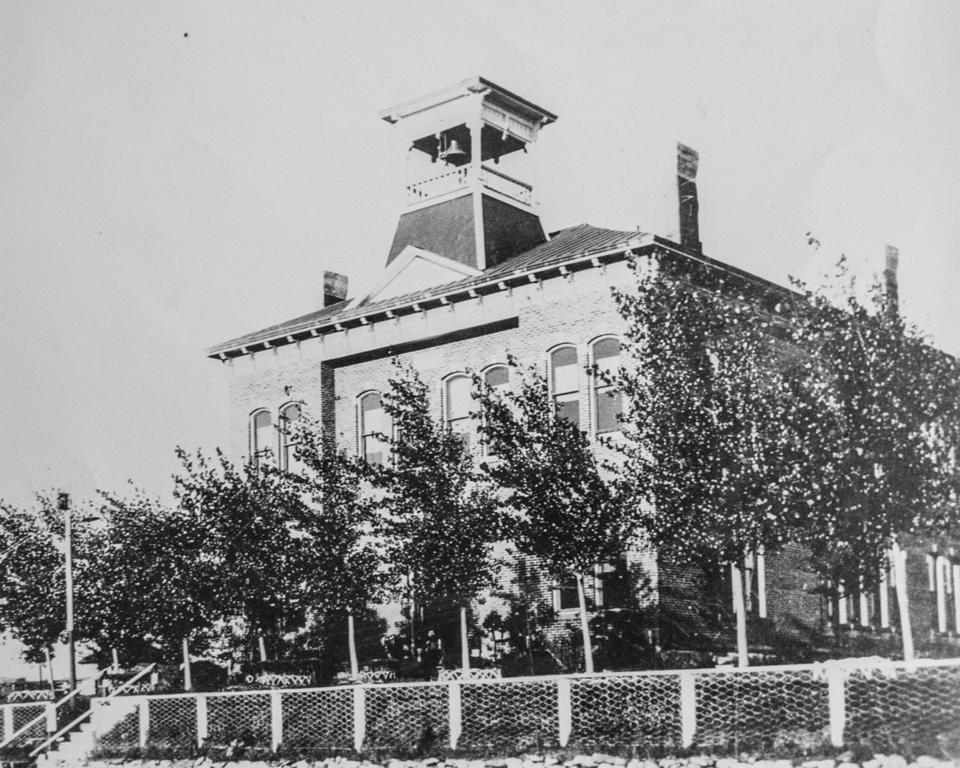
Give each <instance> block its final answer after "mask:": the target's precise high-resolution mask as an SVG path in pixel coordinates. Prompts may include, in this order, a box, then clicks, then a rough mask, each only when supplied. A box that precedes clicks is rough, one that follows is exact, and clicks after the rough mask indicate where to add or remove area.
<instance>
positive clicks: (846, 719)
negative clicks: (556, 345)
mask: <svg viewBox="0 0 960 768" xmlns="http://www.w3.org/2000/svg"><path fill="white" fill-rule="evenodd" d="M93 722H94V725H95V729H96V733H97V737H98V744H99V746H100V748H101V749H105V750H110V749H125V748H130V747H136V746H146V745H148V744H151V745H157V746H160V747H167V748H169V747H174V748H176V747H183V748H186V749H192V748H193V747H197V746H202V745H204V744H211V745H227V744H229V743H231V742H232V741H234V740H239V741H241V742H243V743H246V744H248V745H256V746H260V747H269V748H272V749H274V750H276V749H278V748H280V747H281V746H283V747H284V748H289V749H298V748H300V749H314V750H316V749H328V750H350V749H354V750H357V751H360V750H362V749H400V750H403V749H406V750H410V749H414V748H416V747H418V746H422V745H424V743H425V742H428V743H432V744H436V745H443V746H450V747H452V748H456V747H461V748H485V749H491V748H494V749H496V748H500V749H510V750H516V749H536V748H538V747H551V746H567V745H568V744H569V745H578V744H589V745H609V746H614V745H622V746H645V747H652V746H656V747H663V748H667V749H670V748H683V747H690V746H692V745H698V746H700V747H704V748H711V749H723V748H729V747H734V748H736V747H737V746H738V745H741V746H742V745H747V744H753V745H758V746H763V745H767V746H776V745H778V744H781V745H784V744H796V745H801V746H804V745H806V746H812V747H816V746H820V745H823V744H826V743H832V744H833V745H836V746H839V745H842V744H843V743H845V742H847V743H849V742H850V741H852V740H861V741H862V740H868V739H876V738H881V737H883V736H884V734H886V735H890V733H894V734H897V733H900V734H910V735H911V736H915V737H921V736H930V737H936V736H937V735H941V734H943V733H950V732H955V731H956V730H957V729H958V728H960V659H953V660H936V661H918V662H914V663H912V664H904V663H902V662H888V661H884V660H880V659H851V660H843V661H837V662H827V663H825V664H811V665H792V666H778V667H756V668H750V669H743V670H741V669H702V670H701V669H697V670H682V671H654V672H636V673H617V674H595V675H565V676H552V677H531V678H504V679H501V680H476V681H474V680H471V681H449V682H443V683H439V682H437V683H393V684H381V685H376V684H372V685H371V684H365V685H355V686H341V687H332V688H303V689H287V690H273V691H269V690H265V691H237V692H224V693H204V694H169V695H156V696H125V697H120V698H119V699H117V698H115V699H112V700H102V701H95V702H94V717H93Z"/></svg>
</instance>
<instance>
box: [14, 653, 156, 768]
mask: <svg viewBox="0 0 960 768" xmlns="http://www.w3.org/2000/svg"><path fill="white" fill-rule="evenodd" d="M156 666H157V665H156V664H150V665H148V666H146V667H144V668H143V669H141V670H140V671H139V672H137V674H135V675H134V676H133V677H131V678H130V679H129V680H127V682H125V683H124V684H123V685H121V686H120V687H119V688H117V689H116V690H113V691H111V692H110V693H109V694H107V695H106V696H104V697H103V698H105V699H112V698H113V697H114V696H117V695H119V694H120V692H121V691H123V690H125V689H127V688H129V687H130V686H131V685H133V684H134V683H135V682H137V680H139V679H140V678H141V677H143V676H144V675H145V674H147V673H148V672H153V670H154V668H155V667H156ZM73 693H76V691H74V692H73ZM71 695H72V694H71ZM92 712H93V708H92V707H91V708H90V709H88V710H87V711H86V712H84V713H83V714H82V715H80V716H79V717H78V718H76V719H75V720H74V721H73V722H71V723H69V724H68V725H65V726H63V728H61V729H60V730H59V731H57V732H56V733H55V734H53V736H51V737H50V738H49V739H47V740H46V741H45V742H43V744H41V745H40V746H39V747H37V748H36V749H34V750H33V752H31V753H30V757H36V756H37V755H39V754H40V753H41V752H43V751H44V750H45V749H47V748H48V747H49V746H50V745H51V744H53V743H55V742H56V740H57V739H59V738H60V737H61V736H63V735H64V734H65V733H67V732H69V731H72V730H73V729H74V728H75V727H76V726H78V725H79V724H80V723H82V722H83V721H84V720H86V719H87V718H88V717H90V715H91V713H92ZM21 730H22V729H21Z"/></svg>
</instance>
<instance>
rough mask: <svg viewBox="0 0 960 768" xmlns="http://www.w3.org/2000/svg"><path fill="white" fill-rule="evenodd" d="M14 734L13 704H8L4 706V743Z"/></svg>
mask: <svg viewBox="0 0 960 768" xmlns="http://www.w3.org/2000/svg"><path fill="white" fill-rule="evenodd" d="M11 736H13V705H12V704H7V705H6V706H5V707H4V708H3V743H4V744H6V743H7V742H8V741H9V740H10V737H11Z"/></svg>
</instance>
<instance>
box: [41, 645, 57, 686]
mask: <svg viewBox="0 0 960 768" xmlns="http://www.w3.org/2000/svg"><path fill="white" fill-rule="evenodd" d="M43 653H44V655H45V656H46V657H47V675H48V676H49V677H50V691H51V692H52V693H54V694H56V691H57V685H56V683H55V682H54V680H53V657H52V656H51V655H50V648H49V647H47V648H44V649H43ZM42 669H43V668H42V667H41V670H42ZM42 679H43V678H42V677H41V680H42Z"/></svg>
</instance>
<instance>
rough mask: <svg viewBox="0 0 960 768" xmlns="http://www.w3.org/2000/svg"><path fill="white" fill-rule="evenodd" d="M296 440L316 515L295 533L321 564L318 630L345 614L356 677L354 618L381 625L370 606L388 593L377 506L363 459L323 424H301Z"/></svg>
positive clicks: (332, 641) (301, 477) (332, 642)
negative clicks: (376, 535) (375, 535)
mask: <svg viewBox="0 0 960 768" xmlns="http://www.w3.org/2000/svg"><path fill="white" fill-rule="evenodd" d="M293 439H294V441H295V442H296V446H297V447H296V451H295V455H296V458H297V460H298V461H299V463H300V467H301V471H300V472H299V473H297V474H296V475H295V476H294V478H293V479H294V481H295V482H297V483H300V484H301V490H302V492H303V493H304V494H305V495H306V496H307V497H308V498H309V501H310V505H311V510H312V514H311V515H310V516H309V517H308V518H307V519H305V520H304V521H303V522H302V523H301V527H299V528H297V529H296V533H297V535H300V536H303V537H306V538H308V539H309V540H310V541H311V542H312V544H313V547H314V548H315V549H316V550H318V551H317V552H316V554H318V555H320V557H321V558H322V561H321V562H320V563H319V565H320V568H321V570H320V571H319V572H318V573H315V574H314V578H315V579H316V580H317V584H316V594H315V595H314V600H313V613H314V626H315V628H317V629H322V628H323V627H329V625H330V624H331V621H332V620H335V619H342V617H343V615H344V614H346V618H347V622H346V623H347V633H346V636H347V646H348V654H349V658H350V666H351V672H352V674H353V675H356V674H357V673H358V662H357V647H356V637H355V632H354V621H355V617H361V618H362V619H363V620H364V622H365V624H366V625H367V626H371V625H374V624H376V619H375V618H374V617H372V616H370V613H371V612H370V609H369V605H370V603H371V601H374V600H376V599H377V598H379V597H380V595H381V593H382V591H383V587H384V583H383V582H384V574H383V572H382V569H381V568H380V556H379V553H378V552H377V548H376V546H375V545H374V542H373V539H372V532H373V515H374V512H375V505H374V503H373V501H372V499H371V498H370V495H369V494H368V493H366V492H365V490H366V489H365V487H364V483H365V479H366V477H367V476H368V475H369V471H368V467H367V465H366V464H365V462H364V461H363V460H362V459H359V458H357V457H355V456H350V455H348V454H347V453H346V452H345V451H342V450H340V449H338V448H337V446H336V444H335V442H334V440H333V439H332V438H331V437H329V436H327V435H326V434H325V433H324V432H323V430H322V428H321V426H320V424H318V423H317V422H316V421H313V420H311V419H309V418H307V417H306V416H304V417H302V418H301V419H299V420H298V422H297V424H296V426H295V428H294V434H293ZM320 634H321V635H324V634H325V633H323V632H321V633H320ZM326 634H327V635H329V633H326ZM339 635H340V633H339V632H336V631H334V632H333V635H331V636H328V637H327V641H328V642H325V643H324V648H325V649H328V650H329V649H330V648H333V647H336V646H337V643H336V637H338V636H339ZM328 655H329V654H328Z"/></svg>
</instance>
